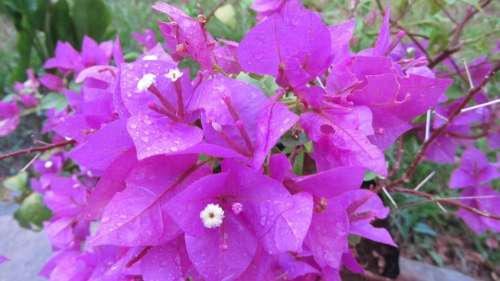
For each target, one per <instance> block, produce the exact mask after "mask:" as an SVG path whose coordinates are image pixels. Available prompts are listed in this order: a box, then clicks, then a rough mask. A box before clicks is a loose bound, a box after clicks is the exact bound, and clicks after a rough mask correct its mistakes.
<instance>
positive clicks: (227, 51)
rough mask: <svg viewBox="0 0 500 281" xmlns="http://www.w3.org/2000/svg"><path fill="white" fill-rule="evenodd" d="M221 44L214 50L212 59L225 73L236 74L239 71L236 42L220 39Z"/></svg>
mask: <svg viewBox="0 0 500 281" xmlns="http://www.w3.org/2000/svg"><path fill="white" fill-rule="evenodd" d="M220 42H221V45H219V46H217V47H216V48H215V50H214V60H215V63H216V64H217V66H219V67H221V68H222V70H224V72H225V73H228V74H238V73H240V71H241V67H240V63H239V62H238V46H239V45H238V43H236V42H233V41H228V40H220Z"/></svg>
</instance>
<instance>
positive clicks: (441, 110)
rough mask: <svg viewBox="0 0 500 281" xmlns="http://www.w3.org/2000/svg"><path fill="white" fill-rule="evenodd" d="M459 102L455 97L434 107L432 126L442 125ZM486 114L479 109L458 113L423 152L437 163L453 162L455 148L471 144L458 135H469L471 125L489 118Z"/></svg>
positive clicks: (468, 140) (454, 159) (435, 127)
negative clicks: (451, 100)
mask: <svg viewBox="0 0 500 281" xmlns="http://www.w3.org/2000/svg"><path fill="white" fill-rule="evenodd" d="M461 102H462V99H457V100H455V101H453V102H452V103H449V104H446V105H438V106H437V107H436V109H435V112H436V117H435V118H433V123H432V127H433V128H434V129H437V128H439V127H440V126H442V125H443V124H444V123H445V122H446V118H447V116H448V115H449V114H451V113H452V112H453V111H454V110H455V109H456V108H457V106H459V104H460V103H461ZM488 115H489V113H488V112H485V111H483V110H481V109H479V110H474V111H469V112H464V113H461V114H460V115H458V116H457V117H456V118H455V119H454V120H453V122H452V123H451V124H448V126H447V127H446V131H445V132H444V133H443V134H441V135H440V136H438V137H437V138H436V139H435V140H434V141H433V142H432V143H431V144H430V146H429V148H428V150H427V151H426V154H425V156H426V158H427V159H428V160H431V161H434V162H437V163H442V164H455V162H456V158H455V155H456V152H457V149H458V148H459V147H461V146H466V147H467V146H470V145H472V144H473V142H472V140H470V139H468V138H462V137H460V136H468V135H470V134H471V133H472V130H471V127H472V125H473V124H475V123H478V122H484V121H486V120H487V119H488V118H489V117H488ZM443 117H444V118H443ZM457 136H458V137H457ZM421 137H422V138H423V134H421Z"/></svg>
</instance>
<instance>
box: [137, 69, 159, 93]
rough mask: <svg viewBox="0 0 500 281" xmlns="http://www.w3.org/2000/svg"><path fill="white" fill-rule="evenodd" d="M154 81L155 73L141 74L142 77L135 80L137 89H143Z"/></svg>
mask: <svg viewBox="0 0 500 281" xmlns="http://www.w3.org/2000/svg"><path fill="white" fill-rule="evenodd" d="M155 81H156V75H154V74H152V73H147V74H144V76H142V78H141V79H140V80H139V82H137V90H139V91H144V90H146V89H148V88H149V87H151V85H153V83H154V82H155Z"/></svg>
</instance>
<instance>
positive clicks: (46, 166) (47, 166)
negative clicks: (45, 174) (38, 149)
mask: <svg viewBox="0 0 500 281" xmlns="http://www.w3.org/2000/svg"><path fill="white" fill-rule="evenodd" d="M53 165H54V163H53V162H52V161H47V162H45V164H43V166H44V167H45V169H50V168H51V167H52V166H53Z"/></svg>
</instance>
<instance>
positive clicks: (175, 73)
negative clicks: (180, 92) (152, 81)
mask: <svg viewBox="0 0 500 281" xmlns="http://www.w3.org/2000/svg"><path fill="white" fill-rule="evenodd" d="M182 74H183V73H182V72H181V71H180V70H179V69H178V68H173V69H170V70H169V71H168V72H167V74H165V77H167V78H168V79H170V80H171V81H172V82H175V81H177V79H179V78H181V77H182Z"/></svg>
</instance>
